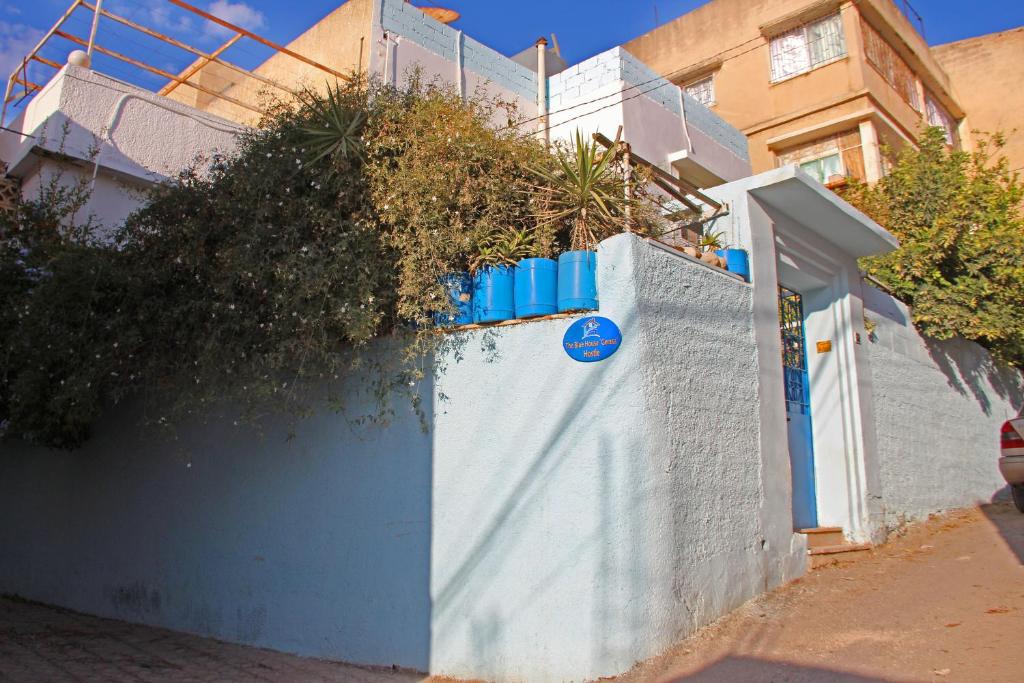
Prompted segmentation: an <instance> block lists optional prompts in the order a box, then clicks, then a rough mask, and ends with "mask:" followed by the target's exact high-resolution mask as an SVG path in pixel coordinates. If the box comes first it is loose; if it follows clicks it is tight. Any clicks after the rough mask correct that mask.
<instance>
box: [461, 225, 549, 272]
mask: <svg viewBox="0 0 1024 683" xmlns="http://www.w3.org/2000/svg"><path fill="white" fill-rule="evenodd" d="M535 252H536V247H535V245H534V234H533V232H532V231H530V230H517V229H516V228H501V229H499V230H495V231H494V232H492V233H490V234H488V235H487V236H486V237H484V238H483V239H482V240H481V242H480V245H479V246H478V248H477V253H476V254H474V255H473V256H472V257H471V258H470V260H469V270H470V272H476V271H478V270H480V269H481V268H486V267H487V266H514V265H516V264H517V263H518V262H519V261H520V260H522V259H524V258H529V257H531V256H536V253H535Z"/></svg>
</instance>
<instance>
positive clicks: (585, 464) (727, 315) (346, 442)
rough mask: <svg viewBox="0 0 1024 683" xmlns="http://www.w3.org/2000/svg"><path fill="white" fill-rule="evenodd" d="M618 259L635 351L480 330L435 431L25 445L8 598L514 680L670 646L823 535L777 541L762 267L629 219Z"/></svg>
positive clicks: (202, 434) (604, 665) (600, 671)
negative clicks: (696, 254)
mask: <svg viewBox="0 0 1024 683" xmlns="http://www.w3.org/2000/svg"><path fill="white" fill-rule="evenodd" d="M599 258H600V267H599V273H598V277H599V283H600V284H599V295H600V298H601V312H600V314H601V315H604V316H607V317H609V318H611V319H612V320H614V321H615V322H616V323H618V325H619V326H620V328H621V330H622V334H623V345H622V348H621V349H620V350H619V351H618V352H617V353H616V354H615V355H613V356H612V357H611V358H609V359H607V360H604V361H602V362H599V363H590V364H584V363H577V362H575V361H573V360H571V359H570V358H569V357H568V356H567V355H566V354H565V352H564V351H563V349H562V344H561V342H562V335H563V333H564V331H565V328H566V327H567V326H568V325H569V324H570V323H571V322H572V320H552V321H542V322H535V323H529V324H522V325H517V326H513V327H506V328H497V329H491V330H482V331H475V332H472V333H468V334H461V335H460V336H459V337H458V339H457V341H458V344H456V346H457V347H458V348H455V349H452V350H451V351H450V353H449V355H447V356H445V357H444V358H442V359H440V361H439V365H440V366H441V369H440V370H439V374H438V377H437V380H436V386H432V385H430V384H429V383H427V384H426V385H425V386H424V387H423V391H424V392H425V393H424V396H425V398H426V397H429V396H432V397H433V400H432V401H431V400H427V401H426V405H427V409H428V415H427V418H428V421H429V423H430V424H431V425H432V429H431V430H430V431H429V432H426V433H425V432H423V431H422V430H421V429H420V425H419V422H418V420H417V419H416V418H415V417H414V416H413V415H411V414H400V415H399V416H397V417H396V418H395V419H394V420H393V421H392V422H391V423H390V425H388V426H387V427H381V426H369V425H362V426H356V425H350V424H349V423H348V422H346V421H345V420H344V419H343V418H342V417H340V416H337V415H332V414H326V415H321V416H318V417H315V418H313V419H311V420H309V421H307V422H304V423H303V424H301V425H300V428H299V430H298V432H297V435H296V438H295V439H293V440H291V441H289V442H284V441H283V438H282V437H283V434H284V431H283V428H281V427H275V426H274V425H269V426H268V427H267V429H266V433H265V436H264V437H262V438H260V437H258V436H256V435H253V434H250V433H248V432H247V431H244V430H242V431H239V430H238V429H236V428H231V427H226V426H224V427H221V426H218V423H217V422H216V421H214V422H211V423H210V424H207V425H195V426H193V427H191V428H188V429H185V430H183V431H182V433H181V434H180V435H179V439H178V440H177V441H175V442H167V441H163V440H161V439H160V438H159V436H158V435H157V434H154V433H149V432H141V431H139V430H137V429H136V428H135V427H134V422H135V419H136V418H137V415H134V414H119V415H112V416H110V418H109V419H108V420H106V421H105V422H104V423H103V424H101V425H100V427H99V429H98V433H97V436H96V437H95V438H94V440H93V441H92V442H91V443H90V444H89V445H88V447H87V448H86V450H84V451H83V452H78V453H70V454H67V453H56V452H50V451H45V450H41V449H33V448H28V447H25V446H17V445H14V444H4V445H3V446H2V447H0V516H2V518H3V519H5V524H4V525H3V526H2V527H0V592H7V593H16V594H20V595H22V596H24V597H27V598H31V599H36V600H41V601H46V602H51V603H55V604H59V605H65V606H68V607H71V608H74V609H78V610H81V611H84V612H89V613H93V614H100V615H104V616H112V617H119V618H123V619H128V620H131V621H141V622H145V623H151V624H159V625H164V626H168V627H171V628H175V629H180V630H185V631H191V632H195V633H201V634H204V635H212V636H216V637H219V638H223V639H226V640H231V641H236V642H243V643H251V644H255V645H262V646H267V647H272V648H276V649H281V650H285V651H289V652H298V653H302V654H310V655H317V656H322V657H329V658H334V659H342V660H347V661H352V662H358V663H368V664H382V665H388V664H399V665H402V666H409V667H413V668H417V669H424V670H425V669H429V670H430V671H431V673H437V674H448V675H453V676H463V677H475V678H487V679H493V680H499V681H513V680H516V681H521V680H530V681H563V680H589V679H593V678H596V677H598V676H605V675H612V674H615V673H619V672H621V671H624V670H626V669H628V668H629V667H630V666H632V664H633V663H634V662H635V661H637V660H638V659H643V658H645V657H648V656H651V655H654V654H656V653H658V652H659V651H661V650H663V649H665V648H667V647H668V646H670V645H671V644H672V643H673V642H675V641H676V640H677V639H678V638H680V637H681V636H683V635H685V634H687V633H689V632H690V631H692V630H693V629H694V628H696V627H697V626H699V625H701V624H704V623H707V622H708V621H710V620H711V619H714V618H715V617H717V616H719V615H721V614H722V613H724V612H725V611H727V610H729V609H730V608H732V607H734V606H736V605H738V604H740V603H741V602H743V601H744V600H746V599H747V598H749V597H752V596H754V595H756V594H758V593H760V592H762V591H764V590H766V589H768V588H771V587H772V586H774V585H776V584H778V583H779V582H781V581H783V580H785V579H786V578H789V577H791V576H792V575H793V574H795V573H798V572H799V571H801V570H802V568H803V558H802V556H801V555H800V551H801V550H802V546H800V545H799V544H795V545H794V544H792V543H790V544H788V545H787V544H783V545H784V546H785V547H779V546H778V544H774V543H768V542H767V541H766V540H765V539H766V538H776V537H778V535H779V533H780V530H781V531H784V532H785V534H784V536H785V537H786V538H789V537H790V536H791V535H792V534H791V533H790V532H791V529H790V528H789V523H790V522H789V514H788V501H770V500H765V496H764V491H763V487H762V483H761V482H762V477H763V472H762V465H761V462H760V459H759V456H758V424H757V420H758V400H759V397H758V390H757V369H756V361H755V360H754V358H755V354H754V339H753V331H752V322H751V320H752V319H751V288H750V287H749V286H748V285H746V284H744V283H741V282H738V281H737V280H735V279H732V278H730V277H728V276H726V275H723V274H721V273H719V272H716V271H714V270H712V269H710V268H708V267H706V266H704V265H702V264H697V263H694V262H691V261H688V260H686V259H684V258H683V257H681V256H680V255H677V254H674V253H670V252H668V251H665V250H662V249H660V248H658V247H655V246H653V245H651V244H650V243H647V242H644V241H642V240H640V239H638V238H636V237H633V236H628V235H622V236H619V237H615V238H612V239H611V240H608V241H606V242H604V243H603V244H602V245H601V249H600V257H599ZM357 403H358V401H357ZM772 506H777V507H778V508H779V510H780V511H781V512H778V514H768V515H766V514H764V510H765V509H766V508H768V509H774V508H773V507H772ZM765 519H767V520H768V522H764V521H762V520H765ZM765 523H768V524H772V525H777V526H779V527H780V529H773V530H766V529H764V528H763V525H764V524H765Z"/></svg>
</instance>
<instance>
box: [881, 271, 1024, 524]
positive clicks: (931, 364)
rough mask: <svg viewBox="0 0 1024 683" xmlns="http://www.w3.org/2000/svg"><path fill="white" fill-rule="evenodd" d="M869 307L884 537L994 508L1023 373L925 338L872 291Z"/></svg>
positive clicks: (984, 354)
mask: <svg viewBox="0 0 1024 683" xmlns="http://www.w3.org/2000/svg"><path fill="white" fill-rule="evenodd" d="M864 305H865V315H866V316H867V317H868V319H869V320H870V321H871V322H872V323H873V324H874V325H875V329H874V332H873V333H872V335H871V337H870V343H869V344H868V345H867V349H868V353H869V357H870V359H871V386H872V394H873V397H874V404H875V414H874V425H875V429H876V431H877V439H876V440H877V443H878V455H879V457H878V461H879V468H880V476H881V496H882V513H883V517H882V520H881V521H882V523H883V524H884V526H885V528H886V529H892V528H897V527H899V526H900V525H902V524H904V523H905V522H908V521H913V520H918V519H921V518H924V517H927V516H928V515H929V514H932V513H935V512H940V511H943V510H949V509H953V508H960V507H965V506H968V505H973V504H976V503H985V502H989V501H991V500H992V498H993V497H994V496H995V495H996V494H997V492H999V491H1000V490H1001V489H1003V488H1004V487H1005V486H1006V482H1004V481H1003V478H1002V476H1001V475H1000V474H999V469H998V466H997V460H998V458H999V427H1000V426H1001V425H1002V423H1003V422H1004V421H1005V420H1007V419H1009V418H1011V417H1015V416H1016V415H1017V414H1018V413H1019V412H1020V410H1021V407H1022V406H1024V382H1022V379H1021V376H1020V374H1019V373H1018V372H1016V371H1015V370H1013V369H1011V368H1009V367H1006V366H1003V365H999V364H997V363H995V362H994V361H993V360H992V357H991V356H990V355H989V353H988V351H986V350H985V349H983V348H982V347H980V346H978V345H977V344H975V343H973V342H968V341H965V340H963V339H950V340H948V341H937V340H934V339H927V338H925V337H923V336H922V335H921V334H919V333H918V332H917V330H916V329H915V328H914V325H913V323H912V322H911V312H910V310H909V309H908V308H907V307H906V306H905V305H903V304H902V303H900V302H899V301H897V300H896V299H894V298H892V297H891V296H889V295H888V294H886V293H885V292H882V291H880V290H878V289H875V288H874V287H870V286H865V287H864Z"/></svg>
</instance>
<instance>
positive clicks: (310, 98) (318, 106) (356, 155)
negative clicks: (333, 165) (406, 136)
mask: <svg viewBox="0 0 1024 683" xmlns="http://www.w3.org/2000/svg"><path fill="white" fill-rule="evenodd" d="M301 99H302V104H303V106H304V107H305V108H306V109H307V111H308V112H309V123H308V125H306V126H303V127H301V128H300V129H299V130H300V131H301V133H302V135H303V137H304V139H305V140H304V143H305V145H306V148H307V149H308V150H309V156H308V160H307V162H306V163H307V164H315V163H316V162H318V161H320V160H321V159H323V158H325V157H326V158H328V159H329V160H331V161H336V160H338V159H342V160H346V161H361V160H363V159H364V153H365V149H364V146H363V138H362V134H363V128H364V127H365V126H366V119H367V116H366V111H365V110H364V109H363V108H361V107H359V106H358V105H357V104H355V103H352V102H349V101H346V98H345V97H344V95H343V93H342V91H341V89H340V88H334V87H331V86H328V87H327V93H326V94H325V95H321V94H320V93H318V92H316V91H314V90H306V91H305V92H304V93H303V94H302V96H301Z"/></svg>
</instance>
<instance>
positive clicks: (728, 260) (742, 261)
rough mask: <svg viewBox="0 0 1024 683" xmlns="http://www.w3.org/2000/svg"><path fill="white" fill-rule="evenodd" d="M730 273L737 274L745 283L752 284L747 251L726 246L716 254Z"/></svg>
mask: <svg viewBox="0 0 1024 683" xmlns="http://www.w3.org/2000/svg"><path fill="white" fill-rule="evenodd" d="M715 253H716V254H717V255H718V258H720V259H721V260H722V261H723V262H724V263H723V266H724V267H725V269H726V270H728V271H729V272H730V273H736V274H737V275H739V276H740V277H742V278H743V280H744V281H745V282H750V258H749V257H748V256H747V252H746V250H745V249H737V248H735V247H729V246H725V247H723V248H721V249H719V250H717V251H716V252H715Z"/></svg>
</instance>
